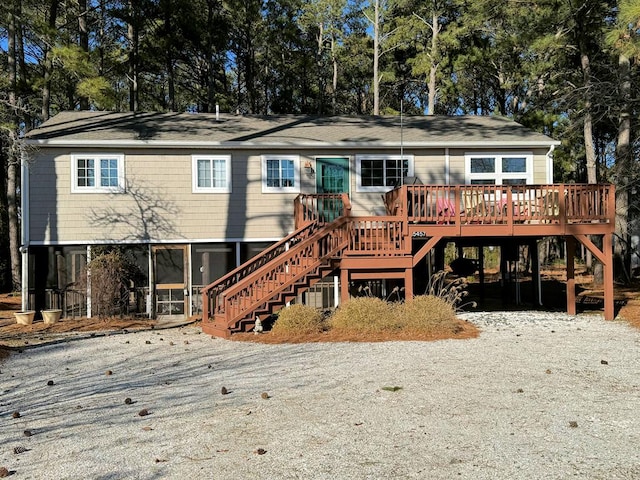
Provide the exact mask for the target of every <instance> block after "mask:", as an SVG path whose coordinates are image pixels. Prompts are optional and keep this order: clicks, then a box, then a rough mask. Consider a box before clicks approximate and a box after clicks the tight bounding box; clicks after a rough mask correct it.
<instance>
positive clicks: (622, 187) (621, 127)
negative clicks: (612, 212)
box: [614, 54, 633, 281]
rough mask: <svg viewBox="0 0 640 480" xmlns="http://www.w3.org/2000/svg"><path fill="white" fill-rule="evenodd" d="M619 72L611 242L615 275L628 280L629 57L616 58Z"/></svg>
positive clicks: (630, 174) (630, 172)
mask: <svg viewBox="0 0 640 480" xmlns="http://www.w3.org/2000/svg"><path fill="white" fill-rule="evenodd" d="M618 71H619V74H620V97H621V104H620V105H621V108H620V118H619V121H618V140H617V144H616V170H617V182H616V184H617V188H616V235H617V239H616V242H615V244H614V257H615V266H616V267H617V270H618V271H617V272H616V276H617V278H618V279H619V280H624V281H629V279H630V270H631V254H630V251H631V249H630V248H629V224H628V221H629V177H630V176H632V175H633V172H632V155H631V75H630V64H629V58H628V57H627V56H626V55H624V54H621V55H620V57H619V59H618Z"/></svg>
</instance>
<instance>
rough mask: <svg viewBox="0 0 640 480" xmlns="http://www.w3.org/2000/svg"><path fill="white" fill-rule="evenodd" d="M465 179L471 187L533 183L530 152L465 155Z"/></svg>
mask: <svg viewBox="0 0 640 480" xmlns="http://www.w3.org/2000/svg"><path fill="white" fill-rule="evenodd" d="M465 178H466V181H467V183H469V184H471V185H478V184H488V185H521V184H531V183H533V154H532V153H531V152H507V153H493V152H479V153H467V154H465Z"/></svg>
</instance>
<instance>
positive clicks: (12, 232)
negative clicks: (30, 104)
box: [6, 0, 21, 291]
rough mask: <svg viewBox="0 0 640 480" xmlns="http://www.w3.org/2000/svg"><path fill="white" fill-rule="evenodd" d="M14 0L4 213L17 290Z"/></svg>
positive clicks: (13, 6)
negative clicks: (5, 212) (6, 216)
mask: <svg viewBox="0 0 640 480" xmlns="http://www.w3.org/2000/svg"><path fill="white" fill-rule="evenodd" d="M19 1H20V0H15V1H14V2H12V3H11V6H10V11H9V19H8V20H9V22H8V26H7V34H8V39H7V48H8V52H9V56H8V58H7V67H8V74H9V109H10V112H9V116H10V119H11V120H10V122H9V126H8V130H9V133H8V135H7V137H8V141H9V155H8V158H7V183H6V186H7V215H8V217H9V226H8V227H9V228H8V230H9V251H10V258H11V283H12V288H13V290H16V291H17V290H19V289H20V284H21V278H20V277H21V271H20V228H19V222H18V197H17V191H18V190H17V187H18V182H19V178H20V177H19V173H18V172H19V170H18V167H17V163H19V161H20V158H19V154H18V151H19V149H18V148H17V147H18V145H17V142H18V135H17V131H18V124H19V119H18V113H17V112H18V75H17V70H16V67H17V61H16V60H17V53H18V51H17V48H16V35H17V31H18V22H17V18H16V17H17V16H16V12H17V10H18V7H19V5H18V2H19Z"/></svg>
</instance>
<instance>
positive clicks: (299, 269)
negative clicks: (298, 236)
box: [213, 216, 349, 326]
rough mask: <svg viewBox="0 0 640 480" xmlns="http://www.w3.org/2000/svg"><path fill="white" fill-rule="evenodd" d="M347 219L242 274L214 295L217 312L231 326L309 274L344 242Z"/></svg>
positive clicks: (344, 245)
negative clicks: (240, 277)
mask: <svg viewBox="0 0 640 480" xmlns="http://www.w3.org/2000/svg"><path fill="white" fill-rule="evenodd" d="M348 228H349V219H348V217H344V216H343V217H340V218H338V219H337V220H335V221H334V222H331V223H330V224H327V225H325V226H324V227H322V228H321V229H319V230H317V231H316V232H315V233H314V234H313V235H312V236H310V237H308V238H306V239H304V240H303V241H301V242H299V243H297V244H296V245H295V246H294V247H292V248H290V249H289V250H287V251H285V252H283V253H281V254H280V255H279V256H278V257H276V258H273V259H272V260H271V261H270V262H268V263H267V264H265V265H263V266H261V267H260V268H258V269H257V270H255V271H254V272H251V273H250V274H249V275H247V276H246V277H244V278H243V279H242V281H239V282H237V283H236V284H234V285H232V286H230V287H229V288H227V289H225V290H224V291H222V292H219V293H218V294H217V296H219V297H220V300H219V301H216V302H215V310H214V311H213V313H214V314H216V315H221V314H224V315H225V316H226V319H227V322H228V324H229V325H228V326H232V324H235V323H236V322H237V321H238V320H239V319H241V318H243V317H244V315H246V312H250V311H252V310H253V309H255V308H257V307H258V306H260V305H262V304H264V303H265V301H267V300H269V299H270V298H272V297H273V296H274V295H277V294H278V293H281V292H283V291H284V290H286V289H287V288H288V287H290V286H291V285H292V284H293V283H295V282H296V281H297V280H300V279H302V278H304V277H305V275H307V274H309V273H310V272H311V271H312V270H313V269H314V268H317V267H318V266H319V265H320V264H321V263H322V262H324V261H326V260H327V259H328V258H330V257H332V256H334V255H336V254H337V253H338V252H339V251H341V250H343V249H344V248H345V247H346V245H347V239H348V234H347V232H348Z"/></svg>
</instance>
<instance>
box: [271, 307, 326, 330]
mask: <svg viewBox="0 0 640 480" xmlns="http://www.w3.org/2000/svg"><path fill="white" fill-rule="evenodd" d="M324 329H325V322H324V317H323V316H322V313H321V312H320V311H318V309H316V308H313V307H310V306H308V305H302V304H295V305H291V306H288V307H285V308H283V309H282V310H280V312H279V313H278V319H277V320H276V321H275V323H274V324H273V327H272V328H271V331H272V332H273V333H274V334H280V335H296V334H298V335H310V334H314V333H321V332H322V331H324Z"/></svg>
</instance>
